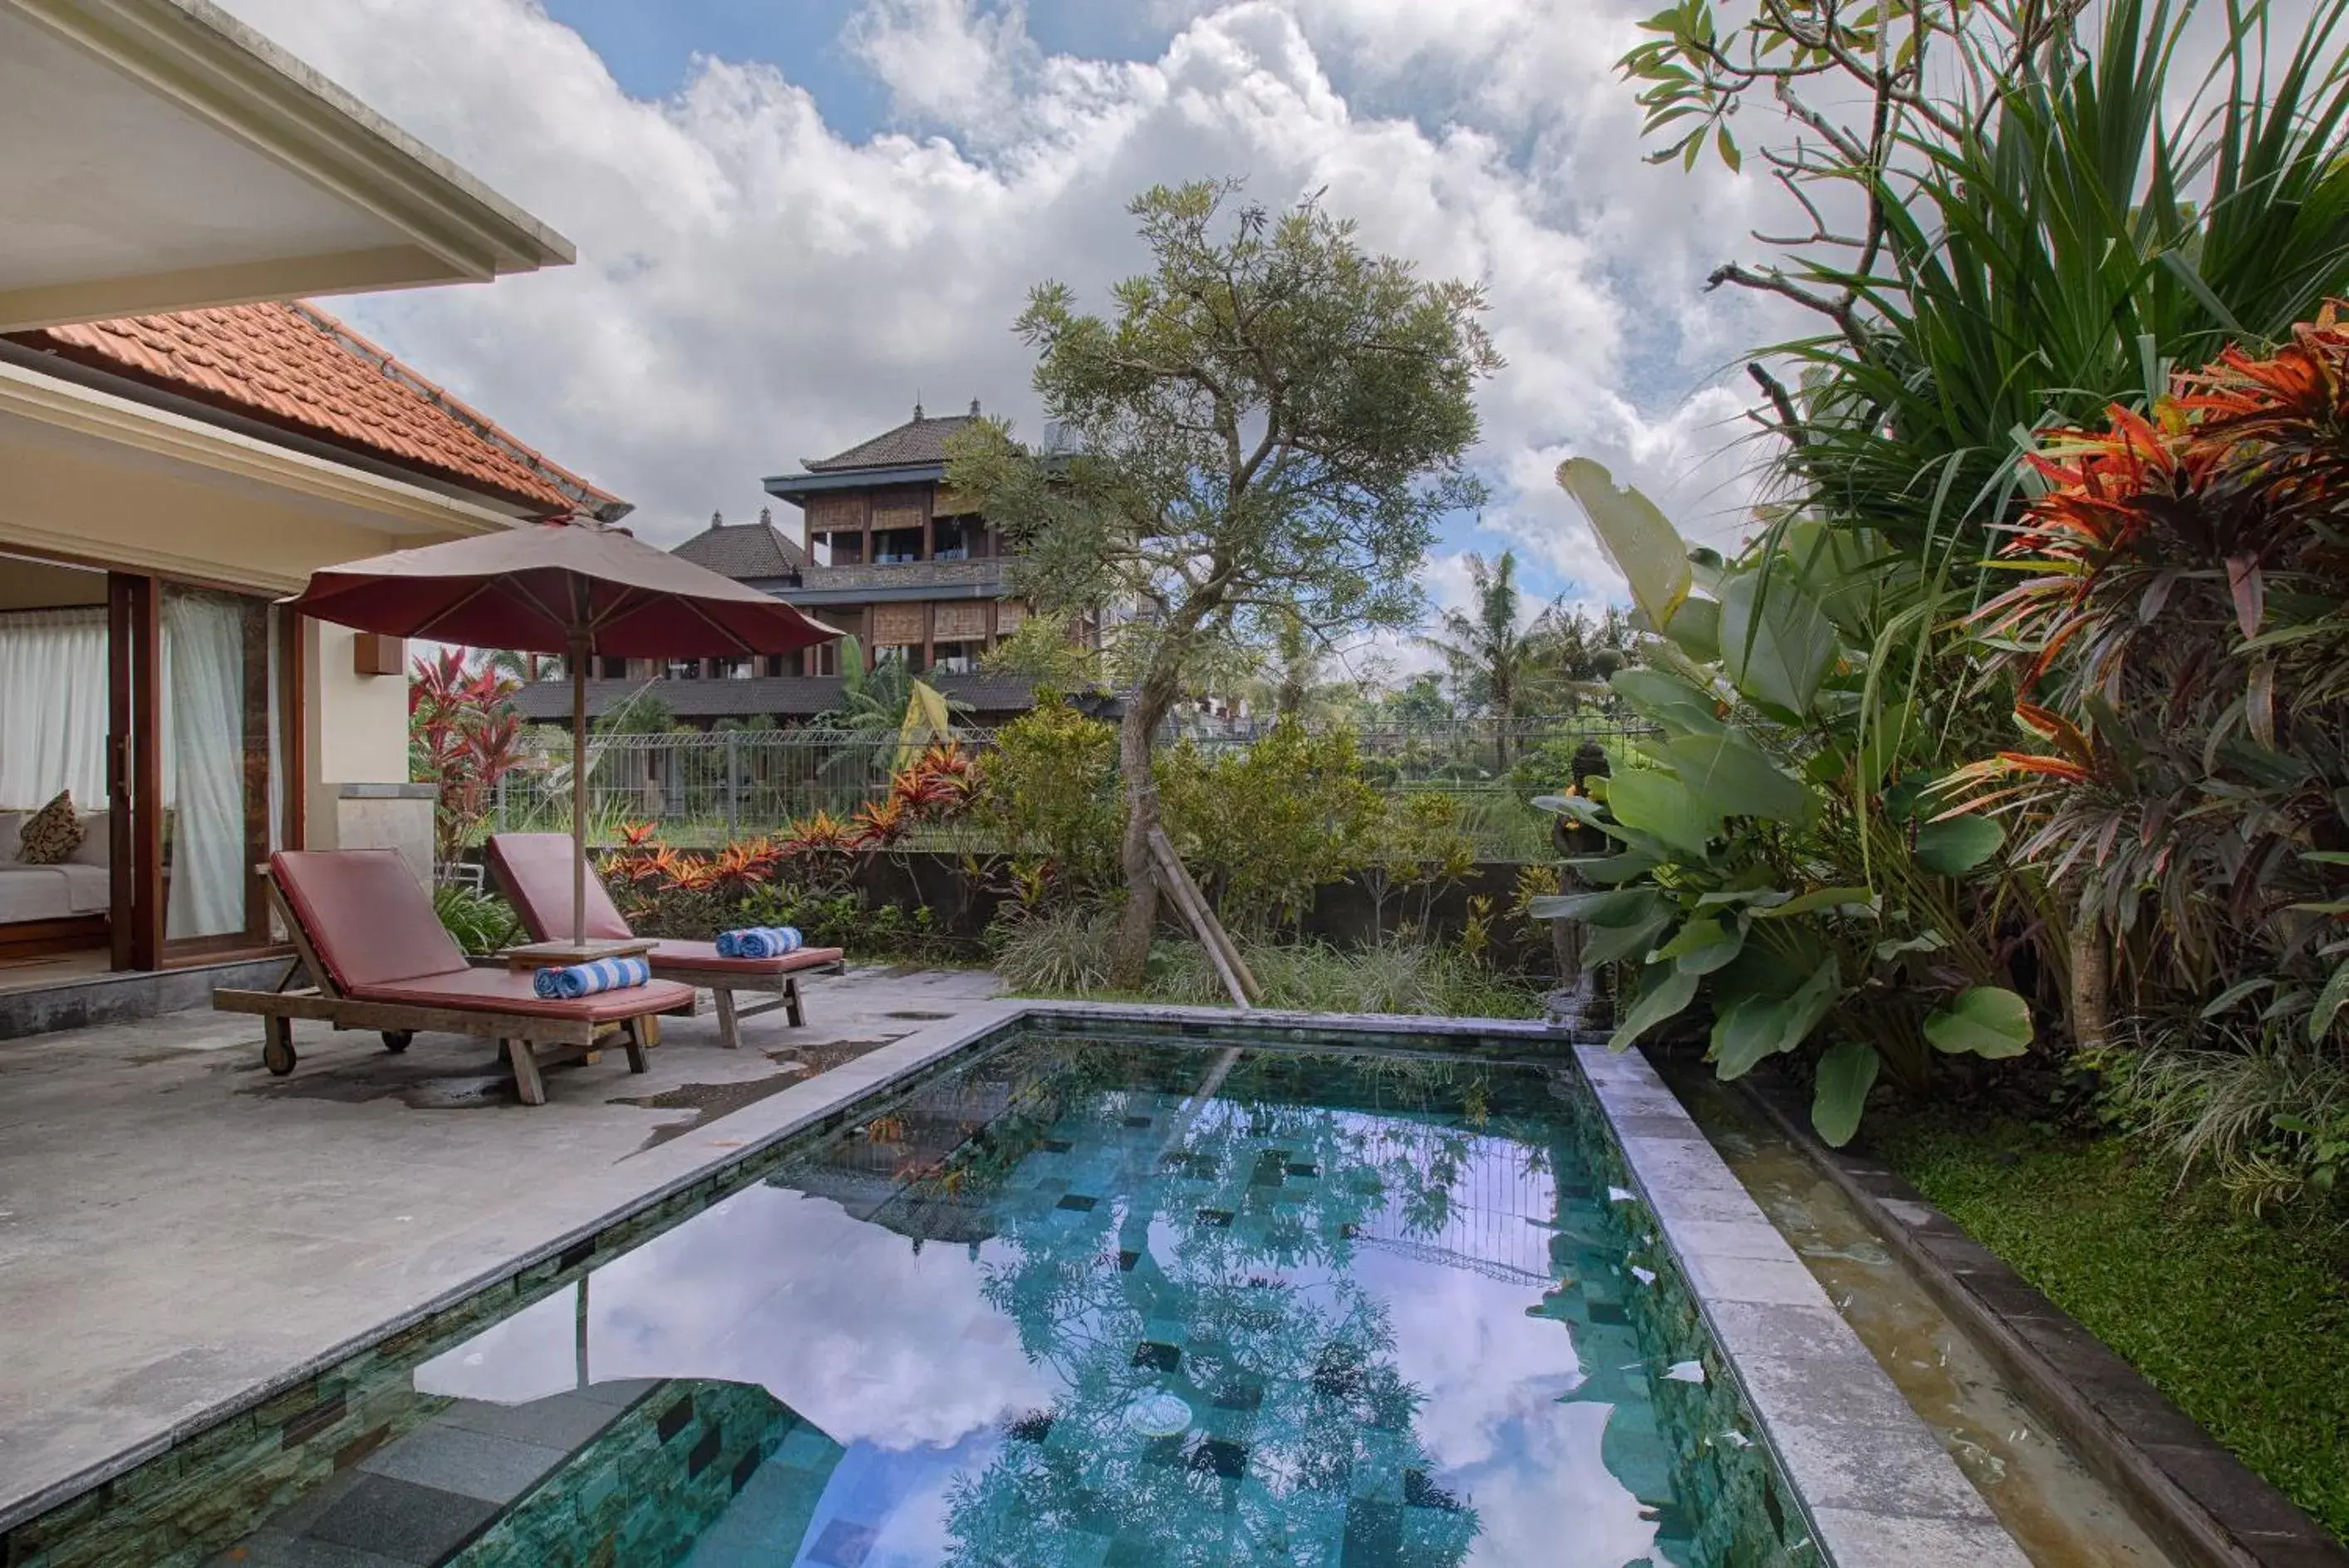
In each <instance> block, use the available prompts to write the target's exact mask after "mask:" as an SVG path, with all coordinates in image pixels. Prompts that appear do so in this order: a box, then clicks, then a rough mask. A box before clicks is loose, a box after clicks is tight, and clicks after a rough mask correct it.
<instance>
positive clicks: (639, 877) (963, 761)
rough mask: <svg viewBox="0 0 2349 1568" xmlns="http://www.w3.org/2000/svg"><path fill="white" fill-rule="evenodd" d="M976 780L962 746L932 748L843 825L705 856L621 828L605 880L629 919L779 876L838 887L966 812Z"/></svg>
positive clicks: (789, 832) (803, 828) (648, 831)
mask: <svg viewBox="0 0 2349 1568" xmlns="http://www.w3.org/2000/svg"><path fill="white" fill-rule="evenodd" d="M977 777H978V775H977V771H976V770H975V769H974V768H973V767H972V765H971V761H970V757H969V755H968V753H966V752H964V751H963V749H962V748H961V747H960V746H958V745H956V744H954V743H952V742H947V743H945V744H940V745H936V746H932V747H931V748H930V749H929V750H928V751H926V752H925V753H922V755H921V756H920V757H918V758H917V759H916V761H915V762H914V763H912V765H910V766H908V767H905V768H902V769H900V770H898V772H897V773H896V774H894V775H893V776H892V777H891V779H890V781H889V791H888V793H887V794H885V795H884V796H882V798H880V799H879V800H876V801H867V802H865V803H864V804H863V805H859V806H858V807H857V808H856V809H855V810H854V812H852V813H851V814H850V815H848V817H847V818H846V819H845V820H843V819H842V818H840V817H836V816H834V815H832V814H831V813H830V812H828V811H816V812H812V813H811V814H810V815H806V816H803V817H801V818H799V819H798V820H797V821H794V822H792V823H789V824H787V825H785V826H784V827H783V828H782V830H781V833H780V834H778V835H776V836H771V837H760V838H755V839H750V840H747V841H738V842H736V843H732V844H729V845H727V846H724V847H723V848H721V849H719V850H717V851H715V852H714V853H710V854H702V853H699V852H696V851H690V850H679V849H676V848H674V847H672V846H667V845H665V844H663V843H662V842H661V838H660V829H659V826H658V825H657V824H655V823H649V822H641V823H629V824H625V825H623V826H622V827H621V829H620V843H619V845H618V846H617V847H616V848H615V849H614V850H612V851H611V852H610V853H609V854H608V855H606V856H605V860H604V876H605V880H606V882H608V883H609V884H611V886H612V887H613V888H614V889H615V890H616V892H619V893H620V894H622V895H623V899H624V902H625V903H626V904H627V905H628V906H629V909H628V912H629V914H630V918H631V919H634V918H636V915H637V914H638V913H641V912H643V911H645V910H647V909H650V908H651V906H653V905H654V904H655V903H657V901H658V899H659V898H661V896H662V895H664V894H666V893H672V892H682V893H718V894H723V895H728V896H732V897H739V896H740V895H741V894H744V893H748V892H749V891H750V889H752V888H758V887H762V886H764V885H765V884H767V883H769V882H771V881H773V880H774V879H775V878H776V877H779V876H791V877H797V878H799V879H800V880H802V881H804V882H809V883H813V884H816V885H819V886H825V885H833V884H837V883H839V882H841V881H843V880H844V879H845V877H846V876H847V874H848V872H850V871H851V870H852V869H853V868H854V861H855V858H856V857H857V856H858V855H859V854H860V853H864V852H869V851H873V850H880V849H888V848H893V847H895V846H898V845H899V844H902V843H903V842H904V840H905V836H907V835H908V834H910V833H911V832H913V830H914V829H915V828H916V827H918V826H923V825H925V824H928V823H940V822H947V821H951V820H952V819H954V818H955V817H957V816H958V815H961V814H962V813H963V811H964V810H966V809H967V808H968V806H969V805H970V801H971V796H972V794H973V792H974V789H975V787H976V783H977Z"/></svg>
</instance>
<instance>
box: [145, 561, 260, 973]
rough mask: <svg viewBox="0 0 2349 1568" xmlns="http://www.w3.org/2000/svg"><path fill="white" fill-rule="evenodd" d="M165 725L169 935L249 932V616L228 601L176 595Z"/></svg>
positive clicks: (168, 628)
mask: <svg viewBox="0 0 2349 1568" xmlns="http://www.w3.org/2000/svg"><path fill="white" fill-rule="evenodd" d="M163 645H164V648H165V649H166V650H167V652H168V654H169V659H168V660H167V666H168V668H167V671H166V687H165V690H166V691H168V692H169V693H170V697H171V707H170V711H169V714H168V716H167V717H166V719H165V721H164V729H165V732H166V733H167V734H168V735H169V736H170V744H169V747H168V749H167V755H168V756H169V758H170V760H171V775H172V781H171V782H172V791H171V793H172V795H173V797H174V798H173V800H172V813H173V817H172V828H171V902H170V906H169V908H168V909H167V910H166V914H165V919H164V925H163V930H164V934H165V935H166V936H170V937H211V936H219V935H221V934H222V933H223V932H227V931H241V930H243V929H244V877H245V870H244V857H245V843H244V616H243V611H242V610H241V609H240V608H239V607H237V606H236V604H235V603H233V601H231V600H228V599H223V598H217V597H212V596H211V595H208V594H191V593H170V594H166V595H165V597H164V599H163Z"/></svg>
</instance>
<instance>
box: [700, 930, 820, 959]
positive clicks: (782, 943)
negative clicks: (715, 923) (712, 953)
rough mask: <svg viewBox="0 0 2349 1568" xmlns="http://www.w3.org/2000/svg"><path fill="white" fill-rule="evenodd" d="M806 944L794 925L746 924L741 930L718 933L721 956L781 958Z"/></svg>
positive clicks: (719, 953) (719, 954)
mask: <svg viewBox="0 0 2349 1568" xmlns="http://www.w3.org/2000/svg"><path fill="white" fill-rule="evenodd" d="M804 945H806V944H805V943H803V942H802V940H801V939H800V933H799V930H798V929H797V928H795V927H792V926H746V927H744V928H743V929H740V930H739V931H720V932H719V933H718V956H719V957H720V958H750V959H766V958H781V957H782V956H783V955H784V954H785V953H795V952H797V951H799V950H800V949H801V948H802V947H803V946H804Z"/></svg>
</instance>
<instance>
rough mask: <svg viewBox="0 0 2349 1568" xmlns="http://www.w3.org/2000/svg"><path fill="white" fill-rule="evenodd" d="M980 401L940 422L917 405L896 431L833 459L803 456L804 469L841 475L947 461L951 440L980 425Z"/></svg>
mask: <svg viewBox="0 0 2349 1568" xmlns="http://www.w3.org/2000/svg"><path fill="white" fill-rule="evenodd" d="M977 422H978V399H977V398H973V399H972V400H970V412H968V413H967V414H947V415H944V416H942V417H940V418H937V419H926V418H924V417H923V414H922V405H921V404H919V403H916V404H915V405H914V417H913V418H912V419H910V420H907V421H905V423H904V424H902V425H899V426H898V427H897V428H896V429H895V430H888V431H882V432H881V433H880V434H879V435H877V436H874V438H873V439H872V440H870V441H858V442H857V443H856V444H855V445H854V446H853V447H850V448H849V449H848V450H847V451H846V452H834V453H833V455H832V456H830V457H803V458H802V459H800V463H801V466H802V467H803V468H805V469H806V470H807V471H808V472H810V473H838V472H843V471H844V470H848V469H857V468H905V467H908V466H911V465H914V464H920V463H936V462H946V460H947V437H948V436H950V435H952V434H954V433H955V432H956V431H959V430H966V429H968V428H969V427H970V426H971V425H973V424H975V423H977Z"/></svg>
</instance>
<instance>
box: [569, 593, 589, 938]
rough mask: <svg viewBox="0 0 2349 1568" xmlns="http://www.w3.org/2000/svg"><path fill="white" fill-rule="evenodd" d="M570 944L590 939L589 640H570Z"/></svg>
mask: <svg viewBox="0 0 2349 1568" xmlns="http://www.w3.org/2000/svg"><path fill="white" fill-rule="evenodd" d="M571 846H572V848H573V849H574V850H575V851H576V852H577V853H575V854H574V856H573V857H572V859H571V945H572V946H573V947H574V948H577V947H583V946H585V944H586V941H587V639H585V637H580V636H574V637H573V638H572V639H571Z"/></svg>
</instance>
